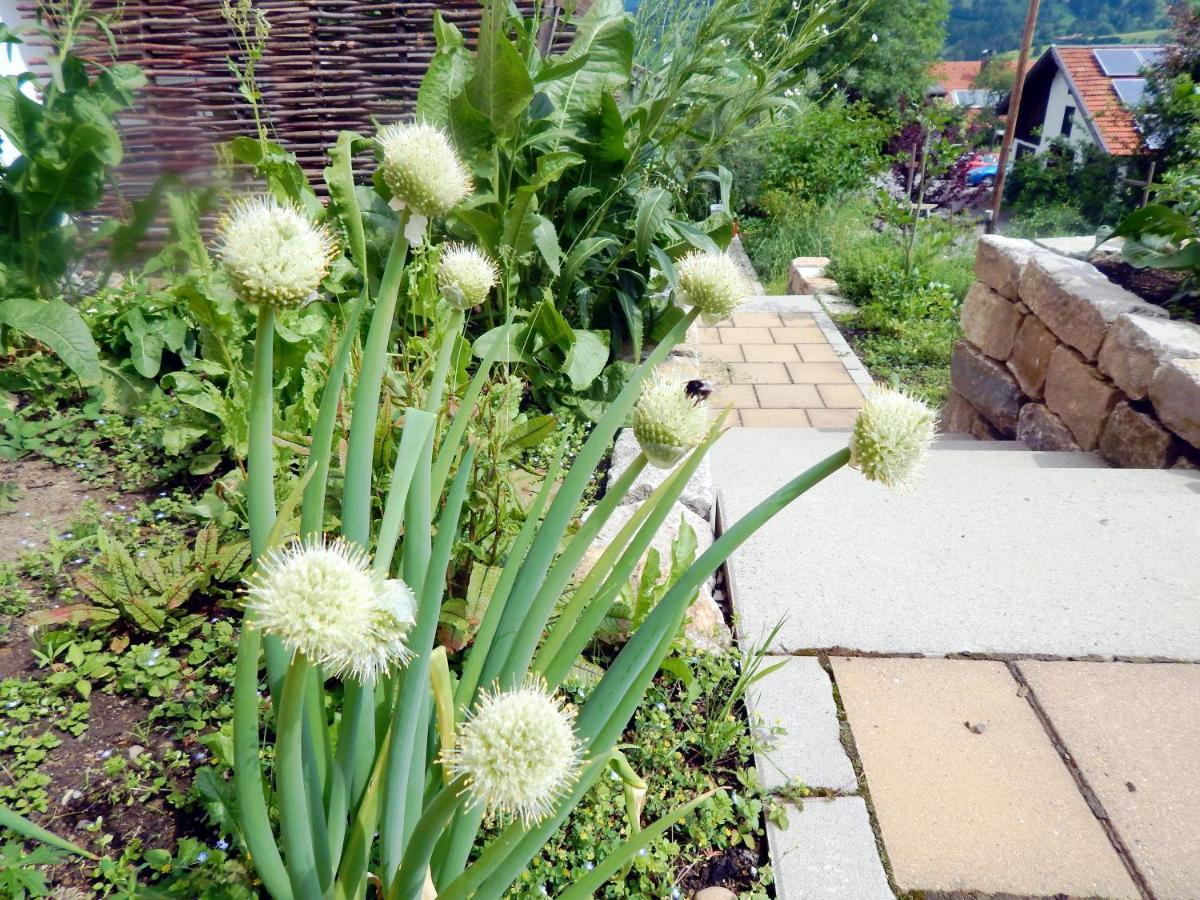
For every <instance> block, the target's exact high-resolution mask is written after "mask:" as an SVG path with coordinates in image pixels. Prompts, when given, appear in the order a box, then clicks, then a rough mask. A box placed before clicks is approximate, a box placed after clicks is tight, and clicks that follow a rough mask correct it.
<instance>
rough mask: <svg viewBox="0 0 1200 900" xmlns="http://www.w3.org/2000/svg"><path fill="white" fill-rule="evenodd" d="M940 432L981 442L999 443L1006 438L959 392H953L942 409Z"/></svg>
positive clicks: (947, 397) (948, 395)
mask: <svg viewBox="0 0 1200 900" xmlns="http://www.w3.org/2000/svg"><path fill="white" fill-rule="evenodd" d="M938 431H939V432H941V433H943V434H964V435H969V436H971V437H973V438H975V439H976V440H980V441H997V440H1001V439H1002V438H1003V437H1004V436H1003V435H1002V434H1000V432H998V431H997V430H996V429H995V428H993V427H992V424H991V423H990V422H989V421H988V420H987V419H985V418H984V417H983V416H981V415H980V414H979V413H978V412H976V411H975V407H973V406H972V405H971V404H970V403H968V402H967V401H966V400H965V399H964V398H963V396H962V394H960V393H958V392H957V391H954V390H951V391H950V392H949V394H947V396H946V403H945V405H944V406H943V407H942V410H941V414H940V420H939V423H938Z"/></svg>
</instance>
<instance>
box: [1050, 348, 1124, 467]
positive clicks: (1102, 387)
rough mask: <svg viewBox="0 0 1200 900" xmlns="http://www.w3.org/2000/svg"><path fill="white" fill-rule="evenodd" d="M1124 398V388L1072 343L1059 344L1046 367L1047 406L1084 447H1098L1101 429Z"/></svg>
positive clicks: (1085, 448)
mask: <svg viewBox="0 0 1200 900" xmlns="http://www.w3.org/2000/svg"><path fill="white" fill-rule="evenodd" d="M1122 399H1123V395H1122V394H1121V391H1120V390H1119V389H1118V388H1117V387H1116V386H1114V385H1113V383H1112V382H1110V381H1108V380H1106V379H1105V377H1104V376H1103V375H1102V374H1100V370H1099V369H1097V368H1096V367H1095V366H1093V365H1091V364H1090V363H1088V362H1087V361H1086V360H1084V359H1083V357H1081V356H1080V355H1079V354H1078V353H1076V352H1075V351H1074V350H1072V349H1071V348H1070V347H1063V346H1060V347H1057V348H1055V350H1054V352H1053V353H1052V354H1051V355H1050V365H1049V366H1048V367H1047V369H1046V406H1048V407H1049V408H1050V410H1051V411H1052V412H1054V413H1057V415H1058V417H1059V418H1060V419H1062V420H1063V422H1065V423H1066V426H1067V427H1068V428H1070V429H1071V434H1073V435H1074V436H1075V440H1076V442H1077V443H1078V444H1079V446H1080V447H1082V448H1083V449H1084V450H1095V449H1096V444H1097V443H1099V441H1100V432H1101V430H1103V428H1104V423H1105V421H1106V420H1107V419H1108V415H1109V413H1111V412H1112V411H1113V407H1115V406H1116V405H1117V404H1118V403H1120V402H1121V400H1122Z"/></svg>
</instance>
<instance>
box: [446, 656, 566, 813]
mask: <svg viewBox="0 0 1200 900" xmlns="http://www.w3.org/2000/svg"><path fill="white" fill-rule="evenodd" d="M582 758H583V751H582V747H581V745H580V742H579V738H578V737H577V736H576V734H575V711H574V710H573V709H571V708H569V707H567V706H565V705H564V704H563V702H562V700H561V699H559V698H558V697H555V696H554V695H552V694H551V693H550V692H549V690H548V688H547V687H546V683H545V682H544V681H543V680H542V679H541V678H539V677H538V676H536V675H531V676H528V677H527V678H526V680H525V682H524V683H523V684H522V685H521V686H520V687H519V688H516V689H515V690H511V691H499V690H497V691H494V692H490V693H484V694H483V695H482V697H481V699H480V701H479V704H478V706H477V707H476V708H475V712H474V713H473V714H472V715H471V716H470V717H469V718H468V719H467V720H466V721H465V722H463V723H462V725H461V726H460V727H459V731H458V741H457V744H456V746H455V748H454V749H453V750H452V751H450V752H449V753H447V754H446V755H445V757H444V759H443V762H444V763H445V764H446V765H447V766H448V767H449V768H450V770H451V772H453V773H454V775H455V776H459V775H465V776H466V778H467V791H468V793H469V794H470V796H471V799H472V801H473V802H474V803H475V804H483V805H484V806H485V807H486V808H487V810H488V811H489V812H494V813H499V814H500V815H502V816H515V817H516V818H519V819H520V820H521V821H522V822H523V823H525V824H526V825H529V824H530V823H533V822H538V821H541V820H542V819H544V818H546V817H547V816H548V815H550V814H551V813H552V812H554V808H555V805H556V804H557V801H558V800H559V798H560V797H562V796H563V794H565V793H566V792H567V790H568V789H569V788H570V787H571V786H572V785H573V784H574V783H575V779H576V778H578V777H579V769H580V766H581V764H582Z"/></svg>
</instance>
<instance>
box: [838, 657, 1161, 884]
mask: <svg viewBox="0 0 1200 900" xmlns="http://www.w3.org/2000/svg"><path fill="white" fill-rule="evenodd" d="M832 663H833V673H834V678H835V679H836V681H837V685H838V692H839V694H840V696H841V698H842V705H843V708H844V709H845V711H846V716H847V719H848V721H849V723H850V730H851V732H852V733H853V735H854V742H855V746H856V747H857V749H858V754H859V757H860V759H861V761H862V765H863V772H864V774H865V776H866V780H867V787H868V789H869V790H870V792H871V801H872V803H873V805H874V807H875V813H876V817H877V819H878V822H879V829H880V833H881V835H882V837H883V843H884V846H885V847H886V848H887V853H888V859H889V861H890V862H891V866H892V874H893V877H894V878H895V880H896V885H897V886H898V887H899V888H900V890H901V891H929V892H933V891H942V892H951V891H962V892H968V891H979V892H982V893H985V894H1016V895H1021V896H1026V895H1033V896H1053V895H1070V896H1074V897H1107V898H1121V900H1125V898H1128V900H1135V898H1138V897H1139V896H1140V895H1139V893H1138V891H1137V888H1136V887H1135V886H1134V884H1133V881H1132V879H1131V878H1130V877H1129V874H1128V873H1127V872H1126V870H1125V867H1124V865H1123V864H1122V863H1121V860H1120V858H1119V857H1118V856H1117V854H1116V851H1115V850H1114V849H1113V847H1112V845H1111V844H1110V843H1109V841H1108V838H1107V836H1106V835H1105V833H1104V829H1103V828H1102V827H1101V826H1100V823H1099V822H1098V821H1097V820H1096V817H1095V816H1094V815H1093V814H1092V811H1091V810H1090V809H1089V808H1088V805H1087V802H1086V801H1085V800H1084V798H1083V797H1082V796H1081V795H1080V793H1079V791H1078V789H1077V787H1076V785H1075V782H1074V780H1073V779H1072V777H1071V774H1070V772H1068V771H1067V768H1066V766H1064V765H1063V762H1062V760H1061V759H1060V758H1059V755H1058V753H1057V751H1056V750H1055V749H1054V747H1053V745H1052V744H1051V743H1050V740H1049V739H1048V738H1047V736H1046V733H1045V730H1044V729H1043V727H1042V724H1041V722H1040V721H1039V720H1038V718H1037V716H1036V714H1035V713H1034V711H1033V709H1032V708H1031V707H1030V705H1029V703H1028V702H1027V701H1026V700H1025V699H1024V698H1023V697H1021V696H1019V695H1018V685H1017V683H1016V681H1015V680H1014V679H1013V677H1012V675H1011V674H1010V673H1009V671H1008V668H1007V666H1005V665H1004V664H1003V663H999V662H988V661H977V660H948V659H866V658H845V657H837V658H834V659H833V660H832Z"/></svg>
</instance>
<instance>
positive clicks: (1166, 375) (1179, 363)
mask: <svg viewBox="0 0 1200 900" xmlns="http://www.w3.org/2000/svg"><path fill="white" fill-rule="evenodd" d="M1150 400H1151V402H1152V403H1153V404H1154V411H1155V412H1156V413H1157V414H1158V418H1159V419H1161V420H1162V423H1163V424H1164V425H1166V426H1167V427H1168V428H1170V429H1171V430H1172V431H1174V432H1175V433H1176V434H1177V435H1179V436H1180V437H1181V438H1183V439H1184V440H1185V441H1187V442H1188V443H1189V444H1191V445H1192V446H1193V447H1200V359H1175V360H1171V362H1169V363H1167V364H1166V365H1165V366H1163V367H1162V368H1160V369H1159V370H1158V372H1157V373H1155V375H1154V381H1153V382H1151V384H1150Z"/></svg>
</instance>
